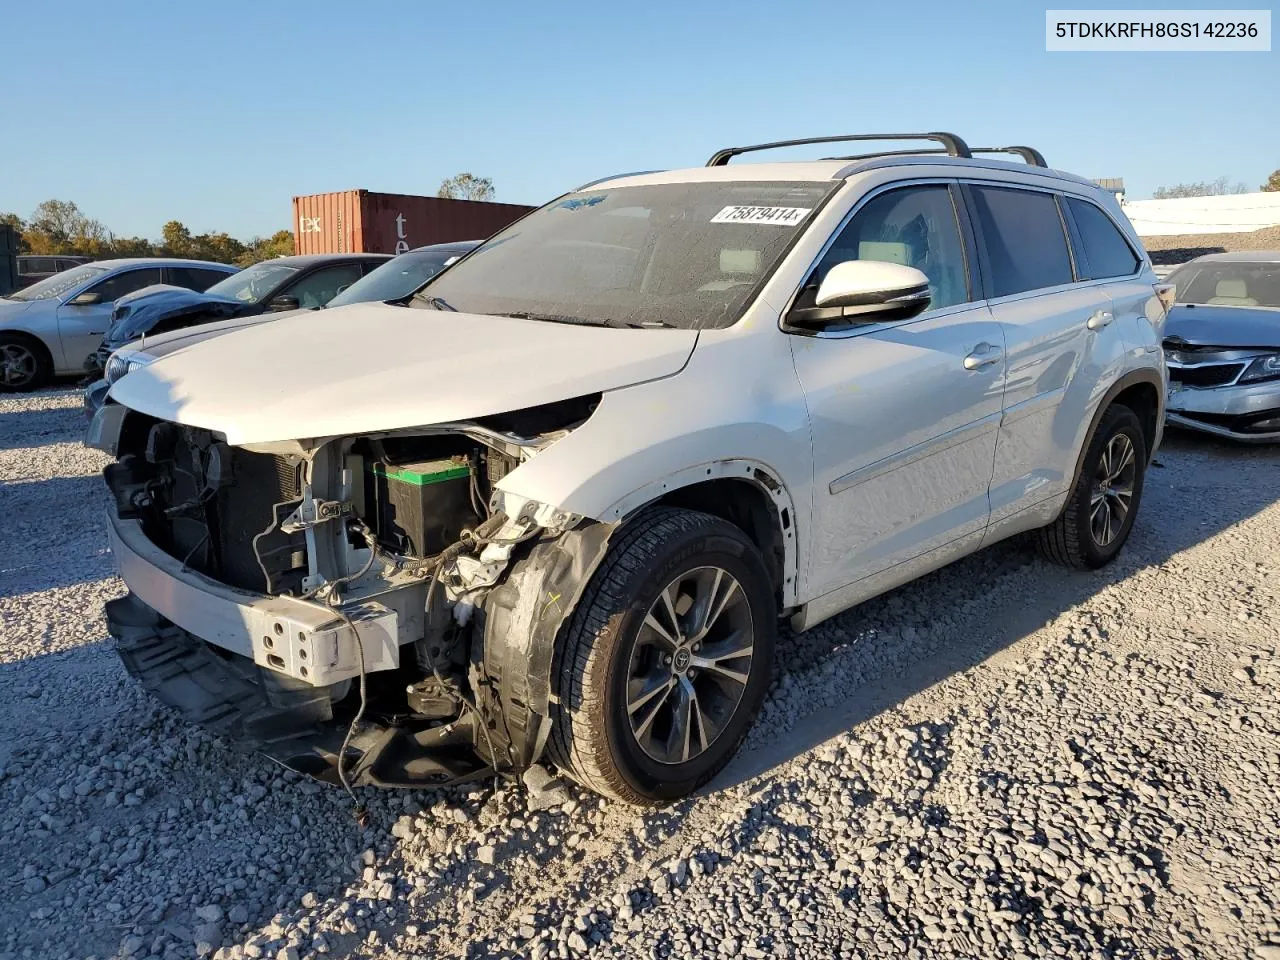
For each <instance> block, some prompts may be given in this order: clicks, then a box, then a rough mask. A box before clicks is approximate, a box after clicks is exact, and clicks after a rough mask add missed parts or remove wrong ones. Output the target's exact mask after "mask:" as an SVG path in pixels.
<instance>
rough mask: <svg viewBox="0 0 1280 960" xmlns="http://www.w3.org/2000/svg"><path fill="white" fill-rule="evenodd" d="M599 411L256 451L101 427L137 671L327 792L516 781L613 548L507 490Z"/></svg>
mask: <svg viewBox="0 0 1280 960" xmlns="http://www.w3.org/2000/svg"><path fill="white" fill-rule="evenodd" d="M598 399H599V395H598V394H597V395H590V396H585V397H579V398H576V399H573V400H567V401H561V402H558V403H554V404H548V405H545V406H542V407H537V408H533V409H529V410H522V411H517V412H515V413H511V414H505V415H502V416H499V417H490V418H484V419H481V420H476V421H469V422H463V423H451V424H442V425H436V426H432V427H427V428H419V429H414V430H397V431H392V432H386V433H370V434H365V435H361V436H355V437H344V438H338V439H329V440H325V441H316V442H310V441H286V442H281V443H278V444H274V443H267V444H251V445H246V446H233V445H230V444H228V443H227V442H226V440H225V438H224V437H223V436H222V435H220V434H218V433H215V432H212V431H209V430H204V429H201V428H198V427H192V426H187V425H183V424H178V423H174V422H170V421H166V420H160V419H156V418H154V417H151V416H148V415H146V414H143V413H139V412H135V411H132V410H129V409H128V408H127V407H124V406H118V405H110V406H108V407H105V408H103V410H101V411H100V412H99V413H98V415H97V417H96V418H95V420H94V422H93V425H92V426H91V428H90V434H89V441H90V443H91V444H92V445H93V446H96V447H99V448H101V449H104V450H107V451H108V452H110V453H112V454H113V455H114V456H116V458H117V459H116V462H115V463H113V464H112V465H111V466H109V467H108V468H107V469H106V471H105V477H106V480H107V484H108V486H109V488H110V490H111V493H112V497H113V506H112V508H111V509H110V511H109V516H108V528H109V533H110V538H111V547H112V551H113V553H114V554H115V557H116V562H117V566H118V567H119V570H120V573H121V576H122V577H123V579H124V580H125V583H126V584H127V585H128V587H129V591H130V592H129V594H128V596H126V597H124V598H122V599H120V600H115V601H112V602H111V603H110V604H108V606H107V619H108V624H109V629H110V632H111V634H112V636H113V637H114V638H115V639H116V642H117V648H118V650H119V653H120V656H121V658H122V659H123V661H124V664H125V666H126V668H127V669H128V670H129V672H130V673H131V674H133V675H134V676H135V677H137V678H138V679H139V680H140V681H141V682H142V683H143V684H144V685H145V686H146V687H147V688H148V689H149V690H150V691H151V692H152V693H154V694H155V695H156V696H157V697H158V698H159V699H160V700H162V701H163V702H165V703H167V704H169V705H171V706H173V707H176V708H178V709H179V710H181V711H182V712H183V713H184V714H185V715H186V716H187V717H188V718H190V719H191V720H193V721H195V722H198V723H201V724H203V725H205V726H207V727H209V728H210V729H211V730H213V731H215V732H216V733H218V734H220V735H222V736H224V737H226V738H227V739H229V740H231V741H234V742H236V743H238V744H241V745H243V746H245V747H248V748H251V749H255V750H258V751H261V752H263V753H266V754H267V755H269V756H271V757H273V758H274V759H276V760H277V761H279V762H281V763H283V764H285V765H287V766H289V767H291V768H293V769H295V770H298V771H301V772H304V773H307V774H310V775H312V776H315V777H317V778H319V779H323V780H328V781H332V782H338V781H339V780H341V779H345V780H346V781H347V782H348V783H351V784H360V783H364V784H373V785H379V786H420V785H429V784H445V783H452V782H459V781H463V780H466V779H470V778H474V777H478V776H483V775H485V774H486V773H488V772H490V771H492V770H499V771H518V770H521V769H523V768H524V767H526V766H528V765H529V764H531V763H533V762H535V761H536V760H537V759H538V758H539V756H540V754H541V752H542V748H543V745H544V743H545V740H546V737H547V735H548V731H549V715H550V709H551V702H552V698H553V691H552V687H551V676H552V660H553V658H554V651H555V641H556V634H557V631H558V630H559V627H560V624H561V623H562V622H563V621H564V619H565V618H566V617H567V616H568V615H569V613H570V612H571V611H572V609H573V608H574V605H575V603H576V602H577V598H578V595H579V593H580V592H581V591H582V589H583V588H584V586H585V584H586V582H587V580H588V579H589V577H590V575H591V572H592V571H593V570H594V568H595V566H596V565H597V564H598V562H599V560H600V558H601V557H602V556H603V554H604V551H605V549H606V546H607V543H608V539H609V537H610V535H611V533H612V531H613V526H612V525H610V524H604V523H597V522H595V521H592V520H589V519H585V518H583V517H579V516H576V515H573V514H570V513H566V512H563V511H561V510H559V509H557V508H556V507H554V506H553V505H547V504H540V503H537V502H534V501H530V500H524V499H521V498H519V497H515V496H512V495H511V494H509V493H507V492H505V491H504V490H502V489H499V487H498V484H499V482H500V481H501V480H502V479H503V478H504V477H506V476H508V475H509V474H512V473H513V472H514V471H516V470H518V469H519V467H520V465H521V464H522V463H524V462H525V461H527V460H529V459H530V458H532V457H535V456H537V455H538V454H539V452H540V451H542V450H544V449H545V448H546V447H547V446H549V445H550V444H552V443H554V442H555V441H556V440H557V439H558V438H560V437H561V436H563V435H565V434H566V433H567V432H569V431H571V430H573V429H574V428H576V427H577V426H578V425H580V424H581V423H582V422H583V421H585V419H586V418H587V417H589V416H590V415H591V413H592V412H593V411H594V409H595V405H596V403H597V402H598ZM344 741H345V742H346V748H345V751H344V747H343V745H344Z"/></svg>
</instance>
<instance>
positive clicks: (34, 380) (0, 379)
mask: <svg viewBox="0 0 1280 960" xmlns="http://www.w3.org/2000/svg"><path fill="white" fill-rule="evenodd" d="M52 375H53V363H52V362H51V361H50V359H49V353H48V351H46V350H45V349H44V346H43V345H42V344H41V343H40V341H38V340H36V339H34V338H32V337H26V336H23V335H22V334H19V333H0V390H13V391H22V390H34V389H36V387H42V386H44V385H45V383H47V382H48V380H49V377H50V376H52Z"/></svg>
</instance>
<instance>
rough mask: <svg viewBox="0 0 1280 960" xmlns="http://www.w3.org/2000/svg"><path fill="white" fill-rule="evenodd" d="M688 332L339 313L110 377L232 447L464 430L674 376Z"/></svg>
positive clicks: (136, 406) (692, 338)
mask: <svg viewBox="0 0 1280 960" xmlns="http://www.w3.org/2000/svg"><path fill="white" fill-rule="evenodd" d="M697 340H698V334H697V332H696V331H692V330H671V329H651V330H618V329H612V328H606V327H583V326H571V325H567V324H561V323H549V322H542V321H535V320H517V319H512V318H510V317H493V316H484V315H480V314H467V313H451V312H447V311H436V310H419V309H411V308H408V307H396V306H389V305H387V304H382V303H367V304H366V303H361V304H352V305H350V306H346V307H337V308H335V309H330V310H322V311H320V312H319V314H316V313H309V314H307V315H305V316H296V317H285V318H282V319H280V320H277V321H275V322H274V323H264V324H259V325H257V326H252V327H248V328H244V329H239V330H231V331H229V332H227V333H225V334H223V335H222V336H219V337H215V338H213V339H210V340H205V341H203V342H200V343H196V344H194V345H193V346H190V347H186V348H184V349H181V350H177V351H174V352H173V353H171V354H169V355H168V356H166V357H163V358H161V359H159V360H157V361H156V362H155V363H152V364H150V365H148V366H146V367H143V368H141V369H138V370H135V371H134V372H132V373H130V374H128V375H127V376H125V377H122V378H121V379H120V380H119V381H118V382H117V383H116V384H115V385H114V386H113V387H112V389H111V397H112V399H114V400H115V401H117V402H118V403H121V404H123V405H124V406H126V407H129V408H130V409H133V410H138V411H141V412H143V413H147V414H150V415H151V416H154V417H158V418H160V419H163V420H172V421H176V422H178V423H183V424H188V425H190V426H196V427H204V428H207V429H209V430H215V431H218V432H220V433H223V434H224V435H225V436H226V438H227V441H228V442H229V443H232V444H253V443H270V442H272V441H280V440H304V439H317V438H323V437H334V436H344V435H348V434H356V433H367V432H372V431H380V430H395V429H401V428H405V427H417V426H427V425H430V424H437V423H449V422H453V421H458V420H469V419H473V418H476V417H484V416H489V415H492V414H497V413H506V412H509V411H512V410H519V409H522V408H525V407H534V406H538V405H540V404H544V403H551V402H554V401H556V400H564V399H568V398H570V397H578V396H583V395H586V394H590V393H597V392H600V391H604V390H610V389H616V388H619V387H625V386H630V385H632V384H636V383H641V382H644V381H646V380H655V379H658V378H660V377H666V376H670V375H672V374H674V373H677V372H678V371H679V370H680V369H681V368H682V367H683V366H684V365H685V363H686V362H687V361H688V359H689V355H690V354H691V353H692V352H693V348H694V345H695V344H696V343H697Z"/></svg>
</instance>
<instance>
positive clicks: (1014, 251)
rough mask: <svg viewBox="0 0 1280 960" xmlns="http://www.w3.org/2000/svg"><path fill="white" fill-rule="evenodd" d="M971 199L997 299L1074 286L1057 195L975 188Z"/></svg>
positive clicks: (972, 186) (971, 187)
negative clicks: (1061, 286) (1063, 286)
mask: <svg viewBox="0 0 1280 960" xmlns="http://www.w3.org/2000/svg"><path fill="white" fill-rule="evenodd" d="M969 197H970V198H971V200H972V205H973V208H974V210H973V212H974V218H975V219H976V220H977V227H978V231H979V233H980V235H981V238H982V241H981V242H982V244H983V247H984V249H985V251H986V259H987V266H988V271H987V272H988V273H989V274H990V283H991V291H990V293H991V296H992V297H993V298H995V297H1007V296H1011V295H1012V294H1015V293H1025V292H1026V291H1029V290H1040V289H1044V288H1046V287H1056V286H1060V285H1061V284H1064V283H1071V282H1072V280H1073V279H1074V277H1073V275H1072V271H1071V254H1070V252H1069V250H1068V248H1067V234H1066V229H1065V226H1064V224H1063V222H1062V214H1061V213H1060V212H1059V210H1058V201H1057V199H1056V198H1055V197H1054V195H1053V194H1051V193H1042V192H1040V191H1038V190H1018V189H1016V188H1008V187H988V186H980V185H971V186H970V189H969Z"/></svg>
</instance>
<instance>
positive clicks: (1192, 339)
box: [1164, 303, 1280, 349]
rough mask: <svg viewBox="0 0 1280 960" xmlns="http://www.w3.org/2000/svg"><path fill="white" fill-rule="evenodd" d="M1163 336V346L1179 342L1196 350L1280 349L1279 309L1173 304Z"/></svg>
mask: <svg viewBox="0 0 1280 960" xmlns="http://www.w3.org/2000/svg"><path fill="white" fill-rule="evenodd" d="M1164 336H1165V343H1166V345H1167V344H1168V341H1170V340H1174V341H1178V340H1181V341H1182V342H1184V343H1186V344H1188V345H1190V346H1200V347H1233V348H1242V349H1243V348H1249V347H1280V310H1276V309H1269V308H1266V307H1259V308H1253V307H1219V306H1200V305H1198V304H1190V303H1185V304H1174V306H1173V308H1172V309H1170V311H1169V317H1168V319H1167V320H1166V321H1165V325H1164ZM1175 345H1176V343H1175Z"/></svg>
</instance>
